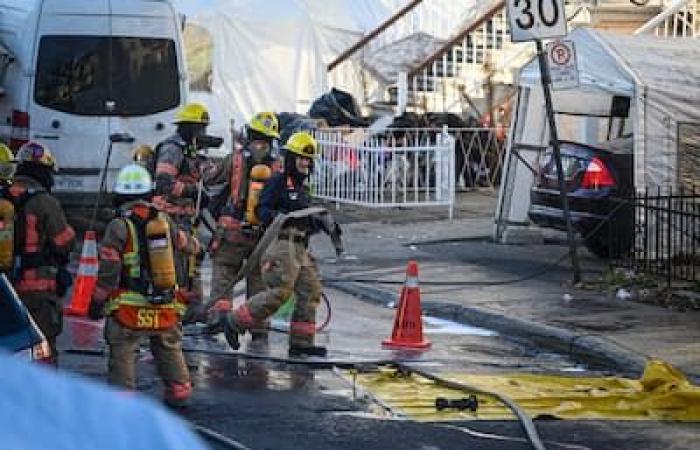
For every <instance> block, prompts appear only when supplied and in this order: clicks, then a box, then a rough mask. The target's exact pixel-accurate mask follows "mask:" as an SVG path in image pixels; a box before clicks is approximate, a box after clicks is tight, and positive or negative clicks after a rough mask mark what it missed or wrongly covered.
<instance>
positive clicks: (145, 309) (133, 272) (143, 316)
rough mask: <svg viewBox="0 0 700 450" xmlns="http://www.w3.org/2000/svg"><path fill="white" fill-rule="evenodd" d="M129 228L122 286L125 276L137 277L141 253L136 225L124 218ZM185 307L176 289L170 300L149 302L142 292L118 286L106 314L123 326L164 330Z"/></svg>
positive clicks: (180, 314) (179, 315)
mask: <svg viewBox="0 0 700 450" xmlns="http://www.w3.org/2000/svg"><path fill="white" fill-rule="evenodd" d="M124 221H125V222H126V224H127V229H128V230H129V232H128V236H127V242H126V247H125V250H124V254H123V255H122V282H121V283H120V284H121V285H122V286H127V285H128V282H127V280H129V279H131V280H140V279H141V270H142V269H141V268H142V265H141V257H140V253H139V240H138V235H137V234H136V228H135V226H134V224H133V223H132V222H131V221H130V220H129V219H124ZM186 308H187V306H186V302H185V299H184V297H183V296H182V295H181V293H180V291H179V290H177V289H176V291H175V295H174V298H173V300H172V301H170V302H169V303H163V304H154V303H151V302H150V301H149V299H148V297H146V296H145V295H143V294H142V293H140V292H136V291H134V290H130V289H128V288H127V287H119V288H117V289H115V290H113V291H112V292H111V294H110V300H109V302H108V303H107V314H111V315H113V316H114V317H115V318H116V319H117V321H118V322H119V323H121V324H122V325H123V326H125V327H127V328H130V329H133V330H167V329H169V328H172V327H173V326H175V325H176V324H177V323H178V321H179V320H180V317H181V316H182V315H183V314H184V312H185V309H186Z"/></svg>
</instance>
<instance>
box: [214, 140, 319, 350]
mask: <svg viewBox="0 0 700 450" xmlns="http://www.w3.org/2000/svg"><path fill="white" fill-rule="evenodd" d="M284 148H285V150H286V153H285V156H284V165H285V167H284V172H283V173H277V174H275V175H274V176H273V177H272V178H271V179H270V180H269V181H268V182H267V183H266V184H265V188H264V189H263V192H262V196H261V198H260V204H259V205H258V208H257V214H258V217H259V218H260V220H261V221H262V222H263V223H264V224H266V225H268V224H270V223H272V221H273V220H274V218H275V216H277V215H278V214H280V213H289V212H292V211H297V210H300V209H304V208H308V207H309V205H310V195H309V192H308V184H307V180H308V177H309V174H310V171H311V167H312V164H313V159H314V157H315V154H316V141H315V140H314V138H313V137H312V136H311V135H310V134H309V133H307V132H304V131H302V132H297V133H295V134H293V135H292V136H291V137H290V138H289V140H288V141H287V143H286V145H285V146H284ZM316 231H320V229H319V228H318V226H317V224H316V222H315V221H314V220H313V219H312V218H308V219H297V220H291V221H287V222H286V223H285V225H284V227H283V229H282V231H281V232H280V234H279V235H278V237H277V240H276V241H275V242H274V243H273V244H272V245H271V246H270V247H269V248H268V249H267V250H266V252H265V254H264V255H263V257H262V261H261V270H262V278H263V280H264V282H265V284H266V286H267V289H266V290H264V291H262V292H260V293H258V294H256V295H254V296H252V297H249V298H248V300H247V301H246V302H245V304H243V305H241V306H240V307H238V308H236V309H235V310H234V311H233V312H232V313H231V314H229V315H228V316H225V317H224V319H223V320H222V321H221V322H222V323H219V327H223V328H224V331H225V333H226V335H227V338H228V341H229V344H231V346H232V347H234V348H237V347H238V336H239V335H240V334H243V333H244V332H245V331H246V330H251V329H256V328H258V327H260V326H261V324H263V323H264V322H265V321H266V320H267V319H268V318H269V317H270V316H271V315H272V314H274V313H275V312H276V311H277V310H278V309H279V308H280V306H282V304H283V303H284V302H285V301H286V300H287V299H288V298H289V296H290V295H291V294H292V293H294V296H295V299H296V302H295V306H294V312H293V313H292V321H291V323H290V334H289V336H290V338H289V355H290V356H292V357H294V356H325V355H326V348H325V347H320V346H316V345H314V337H315V334H316V308H317V307H318V304H319V301H320V299H321V281H320V279H319V276H318V269H317V268H316V264H315V262H314V260H313V258H312V257H311V255H310V253H309V250H308V244H309V237H310V235H311V234H312V233H314V232H316ZM213 331H217V327H216V326H215V327H214V329H213Z"/></svg>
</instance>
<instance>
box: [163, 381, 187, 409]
mask: <svg viewBox="0 0 700 450" xmlns="http://www.w3.org/2000/svg"><path fill="white" fill-rule="evenodd" d="M191 395H192V385H191V384H190V383H174V382H172V383H168V384H167V385H166V387H165V392H164V395H163V397H164V400H165V403H166V404H167V405H168V406H170V407H172V408H183V407H184V406H186V405H187V400H188V399H189V398H190V396H191Z"/></svg>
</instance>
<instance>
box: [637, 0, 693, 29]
mask: <svg viewBox="0 0 700 450" xmlns="http://www.w3.org/2000/svg"><path fill="white" fill-rule="evenodd" d="M663 7H664V10H663V11H662V12H661V13H660V14H659V15H657V16H656V17H654V18H652V19H651V20H650V21H649V22H647V23H645V24H644V25H643V26H641V27H640V28H639V29H637V30H636V31H635V32H634V34H647V33H653V34H654V35H655V36H657V37H664V38H696V37H698V36H700V19H698V14H699V13H700V0H673V1H668V0H666V1H665V2H664V5H663Z"/></svg>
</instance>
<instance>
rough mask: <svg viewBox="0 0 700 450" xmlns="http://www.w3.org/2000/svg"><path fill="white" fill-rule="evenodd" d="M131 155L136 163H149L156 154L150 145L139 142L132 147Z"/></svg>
mask: <svg viewBox="0 0 700 450" xmlns="http://www.w3.org/2000/svg"><path fill="white" fill-rule="evenodd" d="M131 156H132V159H133V160H134V162H135V163H137V164H139V163H150V162H151V161H153V158H154V157H155V156H156V153H155V151H154V150H153V147H151V146H150V145H146V144H141V145H139V146H138V147H136V148H135V149H134V152H133V153H132V154H131Z"/></svg>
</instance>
